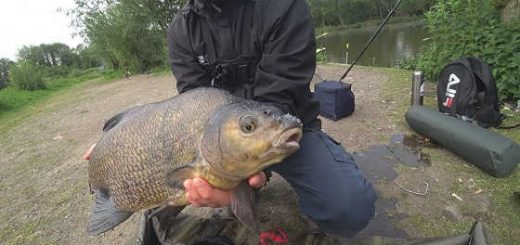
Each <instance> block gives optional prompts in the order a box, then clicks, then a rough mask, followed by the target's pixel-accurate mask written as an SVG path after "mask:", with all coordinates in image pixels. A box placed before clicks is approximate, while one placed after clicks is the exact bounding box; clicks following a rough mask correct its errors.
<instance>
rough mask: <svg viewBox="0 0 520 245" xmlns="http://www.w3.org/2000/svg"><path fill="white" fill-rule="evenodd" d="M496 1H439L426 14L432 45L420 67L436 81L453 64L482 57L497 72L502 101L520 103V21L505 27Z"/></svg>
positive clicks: (426, 47)
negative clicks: (446, 67)
mask: <svg viewBox="0 0 520 245" xmlns="http://www.w3.org/2000/svg"><path fill="white" fill-rule="evenodd" d="M493 2H494V1H493V0H438V1H436V4H435V6H434V7H433V8H432V9H431V10H430V11H429V12H428V13H427V14H426V18H427V26H428V29H429V32H430V38H431V39H430V41H429V43H428V44H427V45H425V46H424V47H423V49H422V50H421V55H420V57H419V59H418V63H417V65H418V67H419V68H420V69H421V70H423V71H424V72H425V74H426V75H427V76H428V78H429V79H430V80H432V81H435V80H436V79H437V76H438V75H439V73H440V71H441V69H442V68H443V67H444V66H445V65H446V64H448V63H449V62H451V61H453V60H455V59H458V58H460V57H465V56H474V57H479V58H481V59H483V60H484V61H486V62H487V63H488V64H490V65H491V66H492V68H493V75H494V76H495V79H496V82H497V87H498V90H499V94H500V97H501V99H505V100H516V99H520V72H519V71H520V21H516V22H513V23H508V24H506V23H502V22H501V21H500V16H499V12H498V10H497V9H496V8H495V5H494V4H493Z"/></svg>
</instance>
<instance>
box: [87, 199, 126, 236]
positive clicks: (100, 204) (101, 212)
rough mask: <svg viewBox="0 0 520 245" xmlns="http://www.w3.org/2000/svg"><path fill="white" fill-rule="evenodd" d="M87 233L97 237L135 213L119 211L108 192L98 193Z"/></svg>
mask: <svg viewBox="0 0 520 245" xmlns="http://www.w3.org/2000/svg"><path fill="white" fill-rule="evenodd" d="M95 195H96V201H95V202H94V206H93V207H92V214H90V221H89V224H88V228H87V232H88V233H89V235H91V236H96V235H99V234H102V233H105V232H106V231H108V230H110V229H112V228H114V227H116V226H117V225H119V224H121V223H122V222H123V221H125V220H127V219H128V218H130V216H132V214H133V212H125V211H121V210H118V209H117V208H116V207H115V204H114V202H113V201H112V199H111V198H110V196H108V194H107V193H106V192H103V191H96V193H95Z"/></svg>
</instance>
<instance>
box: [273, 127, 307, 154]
mask: <svg viewBox="0 0 520 245" xmlns="http://www.w3.org/2000/svg"><path fill="white" fill-rule="evenodd" d="M301 139H302V130H301V128H300V127H293V128H289V129H287V130H285V131H283V133H282V134H280V136H278V138H277V139H276V140H275V142H274V144H273V146H274V147H276V148H279V149H283V150H285V151H287V152H294V151H296V150H298V149H300V143H299V142H300V140H301Z"/></svg>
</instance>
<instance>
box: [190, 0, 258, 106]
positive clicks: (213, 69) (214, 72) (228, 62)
mask: <svg viewBox="0 0 520 245" xmlns="http://www.w3.org/2000/svg"><path fill="white" fill-rule="evenodd" d="M239 7H240V8H241V9H240V10H238V11H236V12H234V13H237V14H238V16H236V18H237V20H238V21H242V20H243V22H242V23H240V24H239V25H237V28H236V29H234V30H233V31H234V32H235V33H231V32H230V31H228V30H232V26H227V28H219V26H218V25H219V24H218V23H216V22H215V21H213V20H211V17H209V16H208V17H206V18H201V19H200V22H201V23H200V25H201V30H202V37H203V39H204V42H205V44H206V52H207V55H208V61H209V70H210V73H211V76H212V78H213V80H212V86H222V84H217V83H218V82H219V79H220V78H221V77H222V76H226V75H229V74H226V73H229V72H232V73H233V74H232V77H233V78H236V79H239V80H241V81H234V82H235V83H237V82H239V83H240V84H241V85H242V86H243V87H244V88H245V90H246V91H245V94H244V97H245V98H248V99H253V94H254V93H253V88H254V85H255V78H254V74H255V73H256V68H257V66H258V62H259V61H258V60H259V58H258V57H257V55H254V51H253V50H252V40H253V35H255V30H256V29H257V28H255V26H254V25H255V22H254V18H255V1H254V0H242V4H240V6H239ZM226 14H227V13H226ZM220 21H227V19H226V20H222V19H221V20H220ZM226 24H229V25H233V24H235V23H223V22H221V23H220V25H226ZM214 36H218V41H219V42H220V44H221V45H222V46H224V47H222V50H221V51H222V52H225V53H221V54H219V53H218V52H217V45H216V43H215V42H216V40H215V39H214V38H213V37H214ZM235 37H237V39H239V40H234V38H235ZM234 41H240V43H238V45H233V42H234ZM234 49H237V50H234ZM237 53H238V55H237ZM219 56H222V57H219ZM236 56H238V57H236ZM230 57H232V59H226V58H230ZM224 68H230V70H227V69H224ZM242 80H245V81H242Z"/></svg>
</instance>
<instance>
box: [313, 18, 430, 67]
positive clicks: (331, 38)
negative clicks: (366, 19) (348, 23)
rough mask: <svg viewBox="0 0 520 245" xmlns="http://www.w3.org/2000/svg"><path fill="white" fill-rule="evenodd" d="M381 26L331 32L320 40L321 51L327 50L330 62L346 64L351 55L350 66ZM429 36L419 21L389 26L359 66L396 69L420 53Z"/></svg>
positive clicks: (380, 34) (384, 29)
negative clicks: (394, 67) (396, 66)
mask: <svg viewBox="0 0 520 245" xmlns="http://www.w3.org/2000/svg"><path fill="white" fill-rule="evenodd" d="M377 27H378V26H375V27H367V28H359V29H350V30H347V31H337V32H329V33H328V34H327V35H326V36H324V37H320V38H318V40H317V45H318V48H323V47H325V48H326V52H327V62H335V63H346V56H347V52H348V63H349V64H350V63H352V62H354V60H355V58H356V57H357V56H358V55H359V53H360V52H361V51H362V50H363V47H364V46H365V44H366V43H367V42H368V40H369V39H370V37H371V36H372V35H373V33H374V32H375V31H376V30H377ZM426 36H427V31H426V28H425V27H424V25H423V24H420V23H417V22H414V23H405V24H394V25H385V26H384V27H383V29H382V30H381V32H380V33H379V34H378V35H377V37H376V39H375V40H374V41H373V42H372V44H371V45H370V46H369V47H368V49H367V51H366V52H365V53H364V54H363V56H361V58H360V59H359V61H358V63H357V64H356V65H361V66H379V67H393V66H395V65H396V64H397V62H398V61H399V60H400V59H402V58H403V57H410V56H413V55H414V54H416V53H417V52H418V51H419V49H420V47H421V45H423V44H424V43H425V41H423V39H425V38H426ZM347 44H348V47H347Z"/></svg>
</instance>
